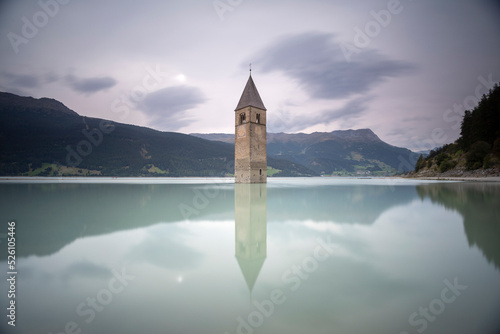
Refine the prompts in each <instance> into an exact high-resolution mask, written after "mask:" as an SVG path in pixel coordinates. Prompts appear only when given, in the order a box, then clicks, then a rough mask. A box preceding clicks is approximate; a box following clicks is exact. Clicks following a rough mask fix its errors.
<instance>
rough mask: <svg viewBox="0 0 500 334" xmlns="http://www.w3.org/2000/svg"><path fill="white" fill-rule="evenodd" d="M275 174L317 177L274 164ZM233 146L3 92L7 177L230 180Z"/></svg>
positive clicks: (0, 169) (1, 156) (3, 171)
mask: <svg viewBox="0 0 500 334" xmlns="http://www.w3.org/2000/svg"><path fill="white" fill-rule="evenodd" d="M268 165H269V166H270V167H271V168H272V173H273V174H277V175H278V176H279V175H283V176H312V175H317V174H316V173H315V172H313V171H311V170H308V169H307V168H305V167H304V166H301V165H300V164H297V163H293V162H290V161H286V160H283V159H275V158H270V160H269V163H268ZM232 173H234V145H231V144H227V143H221V142H215V141H208V140H204V139H201V138H197V137H194V136H189V135H186V134H181V133H175V132H161V131H157V130H153V129H149V128H145V127H139V126H134V125H128V124H122V123H117V122H112V121H108V120H103V119H99V118H92V117H85V116H80V115H79V114H77V113H76V112H74V111H73V110H71V109H69V108H67V107H66V106H65V105H64V104H62V103H61V102H59V101H56V100H53V99H48V98H41V99H34V98H32V97H21V96H17V95H14V94H10V93H2V92H0V175H3V176H21V175H24V176H66V175H85V176H87V175H94V176H98V175H103V176H104V175H106V176H228V175H231V174H232Z"/></svg>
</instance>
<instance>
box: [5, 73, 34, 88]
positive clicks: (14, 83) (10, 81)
mask: <svg viewBox="0 0 500 334" xmlns="http://www.w3.org/2000/svg"><path fill="white" fill-rule="evenodd" d="M1 76H2V77H3V79H4V80H3V81H4V82H5V84H6V86H9V87H12V88H13V89H22V88H35V87H39V86H40V80H39V78H38V77H36V76H34V75H29V74H15V73H10V72H2V73H1Z"/></svg>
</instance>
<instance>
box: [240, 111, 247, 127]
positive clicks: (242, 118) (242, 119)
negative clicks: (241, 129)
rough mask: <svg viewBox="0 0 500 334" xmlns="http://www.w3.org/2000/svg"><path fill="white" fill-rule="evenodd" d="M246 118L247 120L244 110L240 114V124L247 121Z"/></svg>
mask: <svg viewBox="0 0 500 334" xmlns="http://www.w3.org/2000/svg"><path fill="white" fill-rule="evenodd" d="M245 120H246V116H245V113H244V112H242V113H241V114H240V124H243V123H245Z"/></svg>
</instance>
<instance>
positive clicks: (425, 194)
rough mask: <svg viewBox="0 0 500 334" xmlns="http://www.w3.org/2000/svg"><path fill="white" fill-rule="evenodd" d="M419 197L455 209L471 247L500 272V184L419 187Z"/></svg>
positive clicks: (443, 184) (442, 184) (447, 184)
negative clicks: (460, 216)
mask: <svg viewBox="0 0 500 334" xmlns="http://www.w3.org/2000/svg"><path fill="white" fill-rule="evenodd" d="M417 192H418V195H419V196H420V198H422V199H424V198H429V199H430V200H431V201H432V202H433V203H438V204H440V205H443V206H444V207H445V208H447V209H451V210H456V211H457V212H459V213H460V214H461V215H462V217H463V219H464V230H465V233H466V235H467V240H468V242H469V246H470V247H472V246H474V245H476V246H477V247H478V248H479V249H480V250H481V251H482V253H483V254H484V256H485V257H486V259H487V260H488V262H490V263H493V264H494V265H495V267H496V268H497V269H500V246H499V240H500V205H499V204H500V202H499V199H500V185H499V184H496V183H494V184H489V183H441V184H426V185H419V186H417Z"/></svg>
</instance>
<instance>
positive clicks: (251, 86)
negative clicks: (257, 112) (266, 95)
mask: <svg viewBox="0 0 500 334" xmlns="http://www.w3.org/2000/svg"><path fill="white" fill-rule="evenodd" d="M251 71H252V68H250V77H249V78H248V81H247V85H246V86H245V89H244V90H243V94H241V98H240V102H238V106H237V107H236V109H235V111H236V110H240V109H243V108H245V107H249V106H251V107H255V108H259V109H262V110H267V109H266V107H264V103H263V102H262V99H261V98H260V95H259V92H258V91H257V87H255V83H254V82H253V79H252V72H251Z"/></svg>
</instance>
